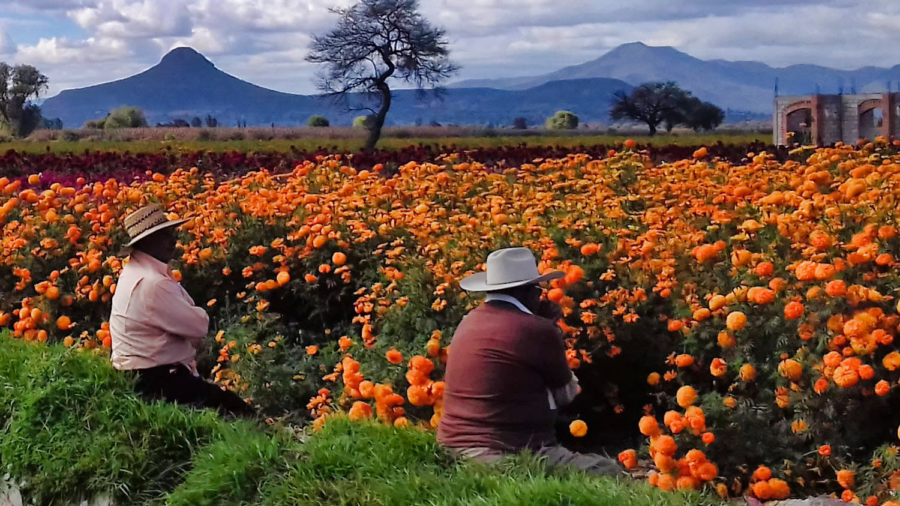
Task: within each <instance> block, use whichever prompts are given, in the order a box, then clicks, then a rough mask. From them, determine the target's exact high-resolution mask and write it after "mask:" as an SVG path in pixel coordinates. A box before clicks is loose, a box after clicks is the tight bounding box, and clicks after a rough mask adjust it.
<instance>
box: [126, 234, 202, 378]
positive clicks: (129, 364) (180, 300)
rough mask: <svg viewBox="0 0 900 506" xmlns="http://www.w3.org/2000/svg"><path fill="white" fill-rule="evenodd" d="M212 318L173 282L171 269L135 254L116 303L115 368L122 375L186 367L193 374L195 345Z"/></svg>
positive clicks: (153, 259)
mask: <svg viewBox="0 0 900 506" xmlns="http://www.w3.org/2000/svg"><path fill="white" fill-rule="evenodd" d="M208 329H209V316H208V315H207V314H206V311H204V310H203V309H202V308H199V307H197V306H196V305H194V301H193V300H192V299H191V297H190V295H188V293H187V292H186V291H185V290H184V288H182V286H181V284H180V283H178V281H176V280H175V278H173V277H172V274H171V271H170V270H169V267H168V265H166V264H164V263H162V262H160V261H159V260H157V259H155V258H153V257H151V256H150V255H147V254H146V253H142V252H140V251H135V252H134V253H133V254H132V255H131V259H130V261H129V262H128V263H127V264H126V265H125V268H124V269H123V270H122V274H121V276H119V281H118V283H117V284H116V293H115V295H113V299H112V315H111V316H110V319H109V330H110V334H111V337H112V364H113V367H115V368H116V369H120V370H134V369H149V368H151V367H156V366H160V365H168V364H184V365H185V366H187V367H188V368H189V369H191V370H192V371H195V370H196V368H195V360H194V359H195V356H196V348H195V345H196V344H197V343H199V342H200V340H201V339H203V337H204V336H206V333H207V332H208Z"/></svg>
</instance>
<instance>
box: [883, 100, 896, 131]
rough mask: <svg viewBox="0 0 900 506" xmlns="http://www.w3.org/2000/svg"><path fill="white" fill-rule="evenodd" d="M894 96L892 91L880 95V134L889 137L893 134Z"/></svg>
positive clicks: (894, 119)
mask: <svg viewBox="0 0 900 506" xmlns="http://www.w3.org/2000/svg"><path fill="white" fill-rule="evenodd" d="M895 106H896V96H895V95H894V94H893V93H885V94H884V95H882V97H881V135H883V136H884V137H886V138H888V139H890V138H891V136H892V135H894V124H895V122H896V121H897V118H895V117H894V109H895Z"/></svg>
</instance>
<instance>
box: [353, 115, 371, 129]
mask: <svg viewBox="0 0 900 506" xmlns="http://www.w3.org/2000/svg"><path fill="white" fill-rule="evenodd" d="M374 124H375V117H374V116H372V115H371V114H370V115H367V116H357V117H356V118H354V119H353V128H359V129H362V130H369V129H371V128H372V126H373V125H374Z"/></svg>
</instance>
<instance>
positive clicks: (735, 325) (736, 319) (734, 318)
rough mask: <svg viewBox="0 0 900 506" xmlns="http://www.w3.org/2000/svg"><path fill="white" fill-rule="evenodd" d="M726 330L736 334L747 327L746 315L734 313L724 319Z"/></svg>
mask: <svg viewBox="0 0 900 506" xmlns="http://www.w3.org/2000/svg"><path fill="white" fill-rule="evenodd" d="M725 325H726V326H727V327H728V330H730V331H732V332H737V331H739V330H742V329H743V328H744V327H746V326H747V315H745V314H744V313H742V312H740V311H734V312H732V313H730V314H729V315H728V317H727V318H726V319H725Z"/></svg>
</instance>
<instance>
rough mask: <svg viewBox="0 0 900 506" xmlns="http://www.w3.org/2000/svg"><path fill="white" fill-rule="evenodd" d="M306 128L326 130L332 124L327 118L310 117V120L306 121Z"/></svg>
mask: <svg viewBox="0 0 900 506" xmlns="http://www.w3.org/2000/svg"><path fill="white" fill-rule="evenodd" d="M306 126H310V127H315V128H324V127H327V126H331V123H329V122H328V119H327V118H326V117H325V116H310V117H309V119H308V120H306Z"/></svg>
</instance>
